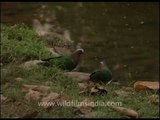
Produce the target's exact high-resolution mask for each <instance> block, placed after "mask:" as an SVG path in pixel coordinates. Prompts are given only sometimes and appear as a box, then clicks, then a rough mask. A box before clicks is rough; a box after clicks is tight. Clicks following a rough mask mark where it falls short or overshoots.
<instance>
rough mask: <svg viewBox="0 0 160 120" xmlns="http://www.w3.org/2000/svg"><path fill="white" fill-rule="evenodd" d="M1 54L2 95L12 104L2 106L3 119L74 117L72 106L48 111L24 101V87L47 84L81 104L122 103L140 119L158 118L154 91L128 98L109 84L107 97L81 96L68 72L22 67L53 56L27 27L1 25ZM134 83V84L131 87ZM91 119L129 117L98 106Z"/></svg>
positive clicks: (75, 82)
mask: <svg viewBox="0 0 160 120" xmlns="http://www.w3.org/2000/svg"><path fill="white" fill-rule="evenodd" d="M1 32H2V33H1V37H2V39H1V40H2V41H1V43H2V46H1V47H2V48H1V49H2V54H1V60H2V63H3V66H2V67H1V72H2V73H1V75H2V76H1V93H2V94H3V95H4V96H5V97H7V98H10V99H11V100H12V101H8V102H7V101H4V102H2V103H1V117H2V118H10V117H20V118H21V117H23V116H25V115H26V114H28V113H30V112H32V111H34V110H37V111H38V112H39V114H38V115H37V116H36V117H37V118H39V117H41V118H46V117H47V118H64V117H65V118H75V117H77V114H75V112H74V108H73V107H60V106H56V107H54V108H53V109H52V110H50V111H48V110H46V109H44V108H43V107H40V106H38V103H37V102H38V101H27V100H26V99H24V96H25V94H24V93H23V92H22V85H23V84H33V85H47V82H48V81H51V82H52V83H53V84H50V85H48V86H50V87H51V89H50V90H49V92H57V93H62V94H66V95H68V96H69V97H70V98H71V99H72V100H77V101H82V100H83V99H85V98H86V97H90V98H93V99H94V100H95V101H103V102H108V101H111V102H121V103H122V106H123V107H127V108H131V109H134V110H136V111H137V112H139V113H140V117H142V118H143V117H149V118H153V117H159V106H158V105H155V104H152V103H150V102H149V98H148V96H150V95H152V94H155V93H154V91H140V92H139V91H133V92H132V94H130V95H128V96H126V97H125V96H117V95H116V93H115V91H116V90H119V89H121V86H117V85H113V84H111V85H109V86H105V88H106V89H107V90H108V94H105V95H103V94H102V95H90V94H88V95H79V91H80V89H79V87H78V83H77V81H74V80H72V79H71V78H69V77H66V76H65V75H64V74H63V73H64V72H65V71H63V70H60V69H58V68H56V67H52V68H47V67H42V66H35V67H32V69H29V70H28V69H25V68H23V67H21V66H20V64H21V63H23V62H24V61H26V60H30V59H40V58H43V57H48V56H50V53H49V52H48V51H47V50H46V49H45V47H46V46H47V45H48V44H47V42H46V41H45V40H42V39H41V38H39V37H38V36H37V35H36V34H35V33H34V32H33V31H32V30H31V29H30V28H28V27H27V26H26V25H24V24H21V25H15V26H12V27H8V26H5V25H2V31H1ZM81 64H83V62H82V63H81ZM17 77H21V78H23V79H24V80H23V81H21V82H19V81H16V80H15V79H16V78H17ZM6 83H10V87H8V88H6ZM132 86H133V84H131V87H132ZM88 117H91V118H102V117H103V118H122V117H126V116H124V115H121V114H120V113H118V112H115V111H113V110H111V109H110V108H108V107H107V106H97V107H95V108H94V110H93V112H91V113H90V114H88Z"/></svg>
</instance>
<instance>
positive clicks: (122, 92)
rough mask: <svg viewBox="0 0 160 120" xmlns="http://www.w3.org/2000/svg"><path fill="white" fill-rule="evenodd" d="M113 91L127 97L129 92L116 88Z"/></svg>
mask: <svg viewBox="0 0 160 120" xmlns="http://www.w3.org/2000/svg"><path fill="white" fill-rule="evenodd" d="M115 93H116V95H118V96H120V97H127V96H128V95H129V94H130V93H129V92H127V91H124V90H116V91H115Z"/></svg>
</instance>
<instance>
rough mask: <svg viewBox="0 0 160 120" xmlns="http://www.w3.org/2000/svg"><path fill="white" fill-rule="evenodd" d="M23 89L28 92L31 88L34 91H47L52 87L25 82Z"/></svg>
mask: <svg viewBox="0 0 160 120" xmlns="http://www.w3.org/2000/svg"><path fill="white" fill-rule="evenodd" d="M22 89H23V91H24V92H27V91H28V90H29V89H32V90H34V91H39V92H47V91H48V90H49V89H50V87H49V86H44V85H27V84H23V88H22Z"/></svg>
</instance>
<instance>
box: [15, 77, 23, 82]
mask: <svg viewBox="0 0 160 120" xmlns="http://www.w3.org/2000/svg"><path fill="white" fill-rule="evenodd" d="M15 80H16V81H18V82H21V81H23V80H24V79H23V78H21V77H18V78H16V79H15Z"/></svg>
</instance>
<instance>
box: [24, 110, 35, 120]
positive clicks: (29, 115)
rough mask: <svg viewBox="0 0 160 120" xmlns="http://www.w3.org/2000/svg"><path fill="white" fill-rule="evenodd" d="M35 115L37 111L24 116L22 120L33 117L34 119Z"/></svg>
mask: <svg viewBox="0 0 160 120" xmlns="http://www.w3.org/2000/svg"><path fill="white" fill-rule="evenodd" d="M37 115H38V111H36V110H35V111H32V112H30V113H28V114H26V115H24V116H23V117H22V118H34V117H36V116H37Z"/></svg>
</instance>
